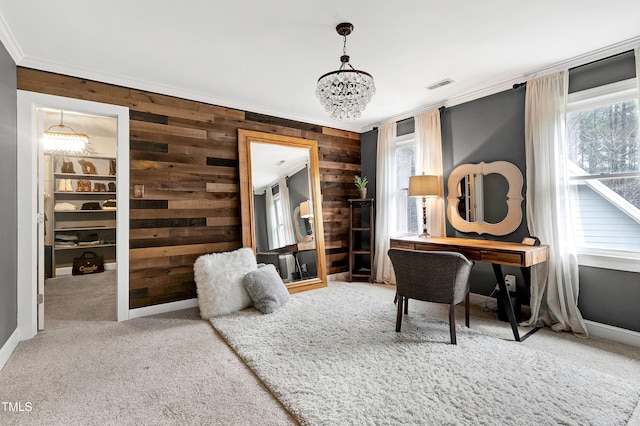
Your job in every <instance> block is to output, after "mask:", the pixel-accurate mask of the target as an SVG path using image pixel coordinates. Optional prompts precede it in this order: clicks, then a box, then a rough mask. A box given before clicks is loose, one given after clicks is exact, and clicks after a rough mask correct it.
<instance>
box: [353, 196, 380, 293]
mask: <svg viewBox="0 0 640 426" xmlns="http://www.w3.org/2000/svg"><path fill="white" fill-rule="evenodd" d="M374 225H375V203H374V199H373V198H362V199H361V198H355V199H350V200H349V281H351V282H353V281H354V280H355V281H363V280H366V281H368V282H373V278H374V277H373V255H374V247H375V238H374Z"/></svg>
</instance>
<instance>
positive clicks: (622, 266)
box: [578, 250, 640, 273]
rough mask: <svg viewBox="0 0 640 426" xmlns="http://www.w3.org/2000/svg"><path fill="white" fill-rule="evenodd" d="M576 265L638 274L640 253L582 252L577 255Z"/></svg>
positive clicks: (639, 270)
mask: <svg viewBox="0 0 640 426" xmlns="http://www.w3.org/2000/svg"><path fill="white" fill-rule="evenodd" d="M578 265H580V266H590V267H593V268H602V269H612V270H616V271H627V272H638V273H640V253H635V252H616V251H595V250H594V251H588V252H587V251H582V252H579V253H578Z"/></svg>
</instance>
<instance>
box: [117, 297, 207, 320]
mask: <svg viewBox="0 0 640 426" xmlns="http://www.w3.org/2000/svg"><path fill="white" fill-rule="evenodd" d="M196 307H198V299H188V300H179V301H177V302H170V303H162V304H160V305H153V306H145V307H144V308H136V309H129V319H133V318H140V317H147V316H149V315H156V314H164V313H166V312H173V311H180V310H182V309H189V308H196Z"/></svg>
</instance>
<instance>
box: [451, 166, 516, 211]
mask: <svg viewBox="0 0 640 426" xmlns="http://www.w3.org/2000/svg"><path fill="white" fill-rule="evenodd" d="M507 191H509V182H507V179H506V178H505V177H504V176H503V175H501V174H499V173H489V174H486V175H483V174H478V173H470V174H467V175H465V176H464V177H463V178H462V179H461V180H460V182H459V183H458V198H459V201H458V213H459V214H460V217H462V219H464V220H465V221H467V222H486V223H499V222H502V221H503V220H504V219H505V218H506V217H507V213H508V209H507Z"/></svg>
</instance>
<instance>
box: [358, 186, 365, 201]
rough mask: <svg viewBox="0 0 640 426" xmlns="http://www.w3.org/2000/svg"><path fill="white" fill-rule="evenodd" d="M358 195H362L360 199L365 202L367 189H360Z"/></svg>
mask: <svg viewBox="0 0 640 426" xmlns="http://www.w3.org/2000/svg"><path fill="white" fill-rule="evenodd" d="M358 193H359V194H360V199H361V200H364V199H365V198H367V188H363V189H358Z"/></svg>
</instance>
